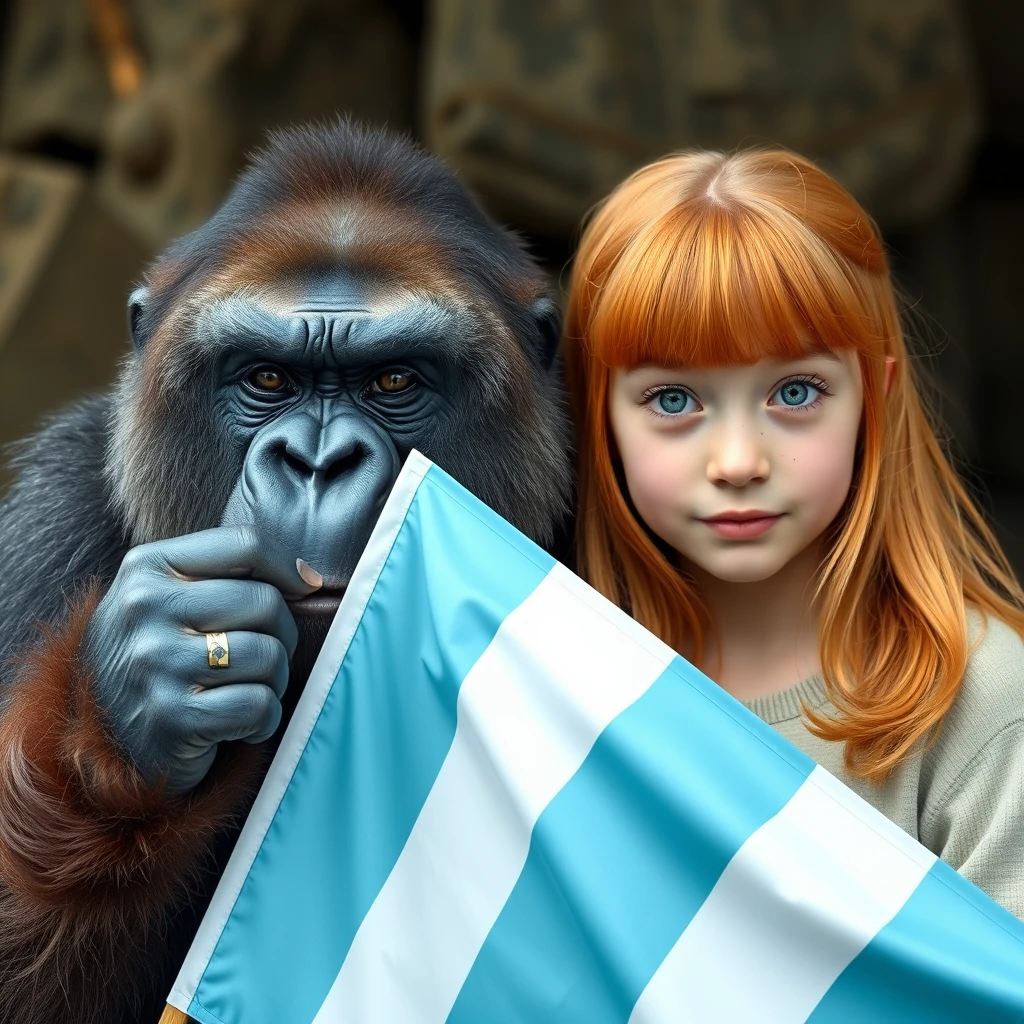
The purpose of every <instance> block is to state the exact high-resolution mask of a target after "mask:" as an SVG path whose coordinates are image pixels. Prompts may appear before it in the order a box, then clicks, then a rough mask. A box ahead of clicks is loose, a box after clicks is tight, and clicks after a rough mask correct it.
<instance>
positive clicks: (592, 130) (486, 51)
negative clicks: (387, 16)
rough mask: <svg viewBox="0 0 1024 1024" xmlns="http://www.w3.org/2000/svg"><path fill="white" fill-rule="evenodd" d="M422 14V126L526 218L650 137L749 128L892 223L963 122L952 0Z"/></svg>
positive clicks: (935, 203)
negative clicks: (809, 160)
mask: <svg viewBox="0 0 1024 1024" xmlns="http://www.w3.org/2000/svg"><path fill="white" fill-rule="evenodd" d="M430 23H431V24H430V36H429V39H430V42H429V49H428V55H427V78H426V84H427V97H426V115H425V123H424V134H425V136H426V138H427V141H428V143H429V144H430V145H431V147H432V148H433V149H435V150H436V151H437V152H438V153H440V154H441V155H442V156H444V157H446V158H448V159H449V160H450V161H451V162H452V163H453V164H454V165H455V166H456V167H458V168H459V169H460V170H461V171H462V173H463V174H464V175H465V177H466V178H467V179H468V181H469V182H470V184H471V185H472V186H473V187H474V188H475V189H476V190H477V191H478V192H479V193H480V194H481V195H482V196H483V197H484V199H485V200H486V201H487V202H488V204H489V205H490V206H491V208H492V209H494V210H495V211H496V212H498V213H499V214H500V215H502V216H506V217H508V218H509V219H514V220H516V221H518V222H519V223H521V224H523V225H524V226H526V227H528V228H529V229H531V230H533V231H535V232H537V233H540V234H544V235H567V234H570V233H571V232H572V231H573V230H574V228H575V226H576V224H577V223H578V222H579V219H580V218H581V217H582V216H583V214H584V213H585V212H586V210H587V209H588V208H589V207H590V206H591V205H592V204H593V203H594V202H596V201H597V200H598V199H600V198H601V197H602V196H604V195H606V194H607V193H608V192H609V191H610V190H611V189H612V188H613V187H614V186H615V185H616V184H617V183H618V182H619V181H621V180H622V179H623V178H624V177H625V176H626V175H627V174H628V173H629V172H630V171H632V170H633V169H634V168H635V167H637V166H639V165H641V164H643V163H645V162H648V161H650V160H652V159H655V158H656V157H659V156H661V155H663V154H665V153H666V152H669V151H671V150H674V149H680V148H685V147H688V146H703V147H710V148H715V149H732V148H734V147H737V146H741V145H751V144H758V143H761V144H769V143H771V144H781V145H783V146H787V147H790V148H792V149H795V150H797V151H799V152H802V153H806V154H807V155H809V156H811V157H813V158H815V159H817V160H819V161H821V163H822V166H824V167H825V168H826V169H827V170H829V171H830V172H831V173H833V174H835V175H836V176H837V177H838V178H839V179H840V180H841V181H843V182H844V183H845V184H846V185H847V186H848V187H849V188H850V189H851V190H852V191H853V192H854V193H855V194H856V195H857V196H858V198H859V199H860V200H861V201H862V202H863V203H865V205H866V206H867V207H868V208H869V209H870V210H872V212H873V213H874V214H875V215H876V216H877V217H879V219H880V220H882V221H883V223H886V224H899V225H905V224H910V223H914V222H917V221H919V220H921V219H923V218H926V217H928V216H929V215H930V214H932V213H934V212H935V211H936V210H937V209H939V208H940V207H941V206H942V205H943V204H944V203H945V202H946V201H947V200H948V198H949V197H950V195H951V194H952V192H953V191H954V190H955V188H956V187H957V185H958V184H959V183H960V180H961V177H962V175H963V173H964V170H965V166H966V164H967V162H968V160H969V158H970V156H971V154H972V151H973V147H974V144H975V140H976V137H977V134H978V130H979V113H978V109H979V107H978V99H977V88H976V84H975V78H974V73H973V68H972V66H971V61H970V59H969V55H968V53H967V50H966V46H965V43H964V32H963V29H962V27H961V25H960V23H959V20H958V17H957V14H956V10H955V7H954V4H953V2H952V0H899V2H893V0H650V2H649V3H645V4H635V3H623V2H622V0H433V3H432V5H431V18H430Z"/></svg>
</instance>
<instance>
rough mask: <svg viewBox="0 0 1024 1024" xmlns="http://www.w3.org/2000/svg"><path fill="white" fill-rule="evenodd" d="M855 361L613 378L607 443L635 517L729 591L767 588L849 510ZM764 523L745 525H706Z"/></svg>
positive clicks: (646, 371) (811, 358) (856, 414)
mask: <svg viewBox="0 0 1024 1024" xmlns="http://www.w3.org/2000/svg"><path fill="white" fill-rule="evenodd" d="M863 401H864V396H863V383H862V377H861V371H860V364H859V362H858V361H857V356H856V354H855V353H854V352H852V351H846V352H842V353H840V354H839V355H831V354H829V353H827V352H825V353H822V352H819V353H814V354H811V355H808V356H807V357H805V358H801V359H799V360H797V361H795V362H787V363H780V362H778V361H776V360H769V359H762V360H761V361H760V362H758V363H754V364H753V365H750V366H729V367H717V368H713V369H709V370H688V369H686V368H685V367H678V368H672V367H665V366H640V367H637V368H636V369H633V370H617V371H615V373H614V374H613V377H612V383H611V392H610V397H609V417H610V421H611V428H612V433H613V434H614V436H615V440H616V443H617V444H618V449H619V454H620V455H621V458H622V463H623V469H624V473H625V479H626V485H627V487H628V489H629V495H630V498H631V499H632V501H633V505H634V507H635V508H636V511H637V513H638V514H639V515H640V517H641V518H642V519H643V521H644V522H645V523H646V524H647V526H648V527H650V529H651V530H652V531H653V532H654V533H655V534H657V535H658V536H659V537H660V538H661V539H662V540H663V541H665V542H666V543H667V544H669V545H670V546H671V547H673V548H674V549H675V550H676V551H678V552H679V554H680V555H681V556H682V557H683V559H684V560H685V561H688V562H691V563H694V564H695V565H696V566H698V567H700V568H701V569H704V570H705V571H706V572H708V573H710V574H712V575H713V576H715V577H717V578H719V579H721V580H724V581H729V582H735V583H750V582H754V581H757V580H763V579H768V578H769V577H771V576H773V575H774V574H775V573H777V572H778V571H779V570H780V569H782V568H783V567H784V566H786V565H787V564H788V563H789V561H790V560H791V559H793V558H794V557H795V556H796V555H798V554H800V552H802V551H804V550H805V549H806V548H807V547H808V546H809V545H810V544H812V543H813V542H814V541H815V540H817V538H819V537H820V536H821V534H822V532H823V531H824V530H825V529H826V527H828V525H829V524H830V523H831V522H832V520H833V519H834V518H835V517H836V515H837V514H838V512H839V510H840V509H841V508H842V506H843V502H844V501H845V500H846V496H847V493H848V492H849V490H850V482H851V480H852V477H853V462H854V450H855V447H856V442H857V432H858V429H859V426H860V419H861V409H862V407H863ZM751 512H759V513H762V514H763V516H766V517H770V518H760V521H759V522H748V523H747V524H746V525H745V526H741V525H739V524H738V523H736V522H729V521H723V522H718V523H713V522H708V520H709V519H712V518H714V517H723V516H725V517H728V516H729V515H730V514H734V513H741V514H742V516H741V518H743V517H746V516H747V515H748V514H749V513H751Z"/></svg>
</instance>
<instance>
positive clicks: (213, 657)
mask: <svg viewBox="0 0 1024 1024" xmlns="http://www.w3.org/2000/svg"><path fill="white" fill-rule="evenodd" d="M228 657H229V654H228V635H227V633H207V634H206V660H207V661H208V662H209V664H210V668H227V667H228Z"/></svg>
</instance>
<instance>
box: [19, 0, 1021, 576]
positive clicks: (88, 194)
mask: <svg viewBox="0 0 1024 1024" xmlns="http://www.w3.org/2000/svg"><path fill="white" fill-rule="evenodd" d="M1022 43H1024V6H1022V5H1020V4H1013V3H1006V2H1005V0H971V2H970V3H967V2H966V0H960V2H955V0H897V2H894V0H650V2H649V3H645V4H637V3H626V2H622V0H425V2H417V0H288V2H287V3H283V2H281V0H7V2H6V3H0V48H2V64H0V443H6V442H9V441H12V440H14V439H16V438H18V437H20V436H22V435H24V434H25V433H27V432H28V431H29V430H31V429H32V428H33V426H34V425H35V424H36V423H37V422H38V421H39V418H40V417H41V416H42V415H44V414H45V413H46V412H47V411H49V410H51V409H53V408H55V407H57V406H59V405H62V404H64V403H66V402H68V401H70V400H73V399H74V398H75V397H76V396H78V395H81V394H84V393H86V392H89V391H93V390H97V389H100V388H103V387H105V386H106V385H107V384H108V383H109V382H110V381H111V379H112V376H113V373H114V371H115V367H116V364H117V360H118V359H119V358H120V356H121V354H122V353H123V352H124V351H125V349H126V344H127V334H126V322H125V312H124V309H125V300H126V297H127V295H128V292H129V291H130V289H131V287H132V284H133V282H136V281H137V280H138V279H139V277H140V274H141V271H142V268H143V267H144V265H145V263H146V261H147V260H148V259H150V258H151V257H152V256H153V255H154V254H155V253H156V252H158V251H159V250H160V249H161V248H162V247H163V246H164V245H165V244H166V243H167V242H169V241H170V240H171V239H173V238H174V237H176V236H177V235H179V234H182V233H183V232H185V231H187V230H188V229H189V228H191V227H194V226H195V225H196V224H198V223H200V222H202V221H203V220H204V219H205V218H206V217H208V216H209V214H210V213H211V212H212V211H213V210H214V209H215V208H216V206H217V205H218V203H219V202H220V200H221V199H222V198H223V196H224V194H225V191H226V189H227V188H228V186H229V184H230V182H231V180H232V177H233V176H234V175H235V174H236V173H237V171H238V169H239V168H240V167H241V165H242V163H243V161H244V156H245V154H246V152H248V151H249V150H251V149H252V148H254V147H256V146H258V145H259V143H260V141H261V139H262V137H263V135H264V133H265V132H266V130H267V129H268V128H271V127H273V126H275V125H283V124H288V123H293V122H296V121H304V120H310V119H318V118H327V117H331V116H334V115H335V114H336V113H337V112H345V113H350V114H352V115H354V116H356V117H358V118H360V119H363V120H367V121H370V122H374V123H379V124H387V125H389V126H391V127H392V128H396V129H399V130H402V131H407V132H411V133H413V134H414V135H415V136H416V137H417V138H419V139H420V140H421V141H423V142H424V143H425V144H426V145H427V146H429V147H430V148H431V149H432V150H434V151H435V152H437V153H439V154H440V155H441V156H443V157H444V158H445V159H446V160H448V161H449V162H450V163H451V164H452V165H454V166H455V167H456V168H457V169H459V170H460V171H461V172H462V174H463V176H464V178H465V179H466V180H467V182H468V183H469V184H470V186H471V187H472V188H473V190H474V191H475V192H476V194H477V195H478V196H479V197H480V199H481V200H482V201H483V203H484V205H485V206H486V207H487V208H488V209H489V210H490V211H491V212H492V213H493V214H494V215H495V216H496V217H498V218H499V219H500V220H502V221H503V222H505V223H507V224H510V225H512V226H514V227H516V228H517V229H519V230H520V231H521V232H522V234H523V235H524V237H525V238H526V239H527V240H528V242H529V244H530V246H531V248H532V250H533V251H534V253H535V254H536V255H538V256H539V257H540V258H541V259H542V260H543V261H544V262H545V263H546V264H547V265H548V267H549V268H550V270H551V273H552V275H553V276H555V277H556V278H561V279H562V280H563V281H564V280H565V274H564V271H565V269H566V267H567V264H568V261H569V259H570V256H571V252H572V246H573V242H574V238H575V232H576V229H577V225H578V224H579V222H580V219H581V217H582V216H583V215H584V213H585V212H586V210H587V209H588V208H589V207H590V206H591V205H592V204H593V203H594V202H595V201H596V200H598V199H599V198H601V197H602V196H603V195H605V194H606V193H607V192H608V191H609V190H610V189H611V188H612V187H613V186H614V185H615V184H616V183H617V182H618V181H620V180H621V179H622V178H623V177H625V175H626V174H628V173H629V172H630V171H631V170H632V169H633V168H634V167H636V166H638V165H640V164H642V163H645V162H647V161H649V160H651V159H654V158H656V157H658V156H660V155H662V154H664V153H667V152H669V151H671V150H673V149H679V148H683V147H687V146H709V147H714V148H720V149H731V148H734V147H736V146H741V145H748V144H763V143H777V144H781V145H785V146H789V147H791V148H793V149H796V150H798V151H801V152H803V153H806V154H807V155H809V156H811V157H813V158H815V159H817V160H818V161H820V162H821V164H822V165H823V166H824V167H825V168H826V169H827V170H829V171H830V172H831V173H833V174H835V175H836V176H837V177H838V178H839V179H840V180H841V181H843V183H844V184H846V185H847V186H848V187H849V188H850V189H851V190H852V191H853V192H854V193H855V194H856V195H857V196H858V198H859V199H860V200H861V201H862V202H863V203H864V204H865V205H866V207H867V208H868V209H869V210H870V211H871V212H872V213H873V214H874V216H875V217H876V218H877V219H878V221H879V223H880V224H881V226H882V230H883V232H884V234H885V237H886V240H887V242H888V244H889V246H890V251H891V254H892V259H893V265H894V267H895V269H896V272H897V275H898V277H899V280H900V282H901V285H902V287H903V289H904V291H905V293H906V296H907V316H908V325H909V328H910V333H911V337H912V343H913V350H914V352H915V357H916V358H917V359H919V360H920V361H921V362H922V363H923V364H924V365H925V366H926V367H927V368H928V369H929V371H930V373H931V374H932V377H933V379H934V381H935V385H936V386H935V396H934V405H935V409H936V414H937V416H938V417H939V419H940V421H941V427H940V433H941V434H942V436H944V437H945V438H946V439H947V440H948V443H949V445H950V447H951V450H952V453H953V456H954V459H955V460H956V461H957V463H958V465H959V466H960V467H961V469H962V471H963V472H964V474H965V476H966V477H967V479H968V483H969V485H970V486H971V488H972V489H973V490H974V492H975V493H976V494H977V496H978V498H979V500H980V501H981V503H982V504H983V506H984V507H985V508H986V509H988V510H989V512H990V514H991V515H992V517H993V520H994V522H995V523H996V526H997V529H998V532H999V534H1000V537H1001V538H1002V540H1003V542H1004V543H1005V545H1006V547H1007V549H1008V551H1009V553H1010V556H1011V558H1012V559H1013V560H1014V562H1015V564H1016V566H1017V570H1018V573H1021V572H1022V571H1024V529H1022V527H1024V450H1022V447H1021V445H1020V443H1019V441H1020V439H1021V438H1022V436H1024V394H1022V393H1021V392H1022V385H1024V347H1022V345H1021V344H1020V324H1021V322H1022V320H1024V285H1022V283H1021V276H1022V275H1021V270H1022V259H1021V255H1020V252H1021V248H1020V241H1019V240H1020V239H1021V237H1022V236H1024V185H1022V182H1024V175H1022V173H1021V168H1022V164H1024V117H1022V112H1024V110H1022V108H1024V62H1022V61H1021V59H1020V57H1019V52H1020V49H1021V45H1022ZM7 479H8V478H7V476H6V475H0V488H2V487H3V486H4V485H5V484H6V482H7Z"/></svg>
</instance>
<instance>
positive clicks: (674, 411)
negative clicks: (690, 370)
mask: <svg viewBox="0 0 1024 1024" xmlns="http://www.w3.org/2000/svg"><path fill="white" fill-rule="evenodd" d="M690 400H691V396H690V395H688V394H687V393H686V392H685V391H680V390H679V389H678V388H664V389H663V390H661V391H659V392H657V394H655V395H654V405H655V407H656V411H657V412H659V413H661V414H662V415H664V416H678V415H679V413H681V412H685V411H686V407H687V404H688V403H689V402H690Z"/></svg>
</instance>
